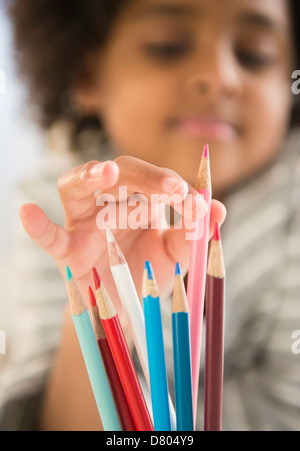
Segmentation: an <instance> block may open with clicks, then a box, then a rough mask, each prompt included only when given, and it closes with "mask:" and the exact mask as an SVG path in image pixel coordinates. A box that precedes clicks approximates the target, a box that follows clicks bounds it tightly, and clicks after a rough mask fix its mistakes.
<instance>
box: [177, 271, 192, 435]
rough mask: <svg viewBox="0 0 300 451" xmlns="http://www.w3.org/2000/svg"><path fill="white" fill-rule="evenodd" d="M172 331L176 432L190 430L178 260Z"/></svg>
mask: <svg viewBox="0 0 300 451" xmlns="http://www.w3.org/2000/svg"><path fill="white" fill-rule="evenodd" d="M172 332H173V360H174V383H175V406H176V420H177V431H193V430H194V422H193V395H192V370H191V345H190V326H189V310H188V303H187V298H186V292H185V288H184V283H183V278H182V274H181V269H180V264H179V263H177V265H176V272H175V282H174V291H173V308H172Z"/></svg>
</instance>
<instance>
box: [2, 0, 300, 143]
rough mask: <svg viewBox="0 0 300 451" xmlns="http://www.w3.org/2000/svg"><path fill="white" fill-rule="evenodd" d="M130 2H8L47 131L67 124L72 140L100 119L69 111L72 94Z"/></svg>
mask: <svg viewBox="0 0 300 451" xmlns="http://www.w3.org/2000/svg"><path fill="white" fill-rule="evenodd" d="M126 1H127V2H128V0H86V1H82V0H63V1H61V0H26V1H24V0H10V8H9V10H10V17H11V18H12V24H13V31H14V41H15V49H16V57H17V64H18V68H19V72H20V74H22V76H23V77H24V78H25V79H26V81H27V84H28V87H29V92H30V95H31V99H32V101H33V104H34V105H36V106H37V108H38V119H39V121H40V122H41V124H42V125H43V126H44V127H46V128H48V127H50V126H52V125H53V124H55V123H56V122H58V121H60V120H63V119H66V120H68V121H69V122H70V123H72V124H73V126H74V127H73V129H74V136H75V137H76V136H78V135H79V134H80V131H82V130H86V129H87V128H91V127H93V128H94V129H95V128H96V129H100V128H101V123H100V121H99V119H98V118H96V117H86V116H82V115H80V114H78V112H76V111H75V110H74V108H71V107H70V102H69V91H70V87H71V86H72V83H73V82H74V76H78V74H79V73H80V71H81V70H82V62H83V61H84V58H85V56H86V55H87V54H89V53H91V52H93V51H95V50H97V49H99V48H101V46H103V45H104V44H105V41H106V39H107V38H108V36H109V32H110V30H111V28H112V25H113V22H114V20H115V18H116V16H117V14H118V13H119V12H120V9H121V8H122V7H123V6H124V5H125V2H126ZM288 1H289V4H290V8H291V18H292V22H293V31H294V41H295V48H296V62H295V64H297V68H299V69H300V27H299V19H300V1H299V0H288ZM299 124H300V102H298V101H297V99H295V105H294V108H293V111H292V117H291V125H292V126H294V125H299Z"/></svg>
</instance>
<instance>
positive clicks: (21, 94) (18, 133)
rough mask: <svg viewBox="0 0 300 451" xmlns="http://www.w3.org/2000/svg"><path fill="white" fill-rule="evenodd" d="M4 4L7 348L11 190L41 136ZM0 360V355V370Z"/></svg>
mask: <svg viewBox="0 0 300 451" xmlns="http://www.w3.org/2000/svg"><path fill="white" fill-rule="evenodd" d="M8 3H9V0H0V74H1V77H0V80H1V81H2V83H1V86H0V193H1V195H0V256H1V258H0V330H2V331H4V332H5V334H6V338H7V344H8V345H9V337H10V334H11V329H12V317H13V305H12V303H11V302H10V297H11V296H10V293H11V287H12V284H13V274H12V273H11V265H10V262H11V258H12V252H11V250H12V247H13V237H14V230H15V228H16V227H19V226H20V223H19V219H18V209H19V205H18V204H17V201H16V199H15V190H16V187H17V185H18V183H19V182H20V181H21V179H22V178H23V177H25V176H26V175H28V174H29V173H30V172H31V171H34V170H35V169H36V168H37V166H38V165H39V163H40V161H41V159H42V158H43V157H44V152H45V150H44V149H45V145H44V136H43V135H42V133H41V131H40V130H39V129H38V127H37V126H35V125H34V121H32V119H31V120H30V111H29V110H28V105H26V104H25V100H26V93H25V90H24V88H23V86H22V84H21V83H20V81H19V80H18V78H17V75H16V71H15V66H14V53H13V43H12V34H11V28H10V23H9V19H8V17H7V13H6V8H7V6H8ZM1 88H2V89H1ZM4 359H5V356H2V355H0V366H1V364H2V363H3V361H4Z"/></svg>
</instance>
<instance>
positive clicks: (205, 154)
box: [202, 144, 209, 158]
mask: <svg viewBox="0 0 300 451" xmlns="http://www.w3.org/2000/svg"><path fill="white" fill-rule="evenodd" d="M208 157H209V146H208V144H205V146H204V149H203V155H202V158H208Z"/></svg>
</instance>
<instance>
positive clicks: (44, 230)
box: [19, 204, 70, 259]
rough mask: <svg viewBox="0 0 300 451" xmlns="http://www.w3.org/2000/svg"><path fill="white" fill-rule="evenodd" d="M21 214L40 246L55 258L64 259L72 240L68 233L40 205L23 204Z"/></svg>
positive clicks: (24, 223)
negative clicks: (49, 217)
mask: <svg viewBox="0 0 300 451" xmlns="http://www.w3.org/2000/svg"><path fill="white" fill-rule="evenodd" d="M19 215H20V219H21V222H22V225H23V227H24V230H25V231H26V232H27V234H28V235H29V236H30V237H31V239H32V240H33V241H34V242H35V243H36V244H37V245H38V246H39V247H41V248H42V249H44V250H45V251H46V252H47V253H48V254H50V255H51V256H52V257H53V258H54V259H62V258H64V257H65V256H66V255H67V253H68V247H69V241H70V239H69V236H68V233H67V232H66V231H65V230H64V229H63V228H62V227H60V226H58V225H57V224H55V223H54V222H52V221H51V220H50V219H48V217H47V215H46V214H45V213H44V212H43V210H42V209H41V208H40V207H39V206H38V205H35V204H24V205H22V206H21V208H20V211H19Z"/></svg>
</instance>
